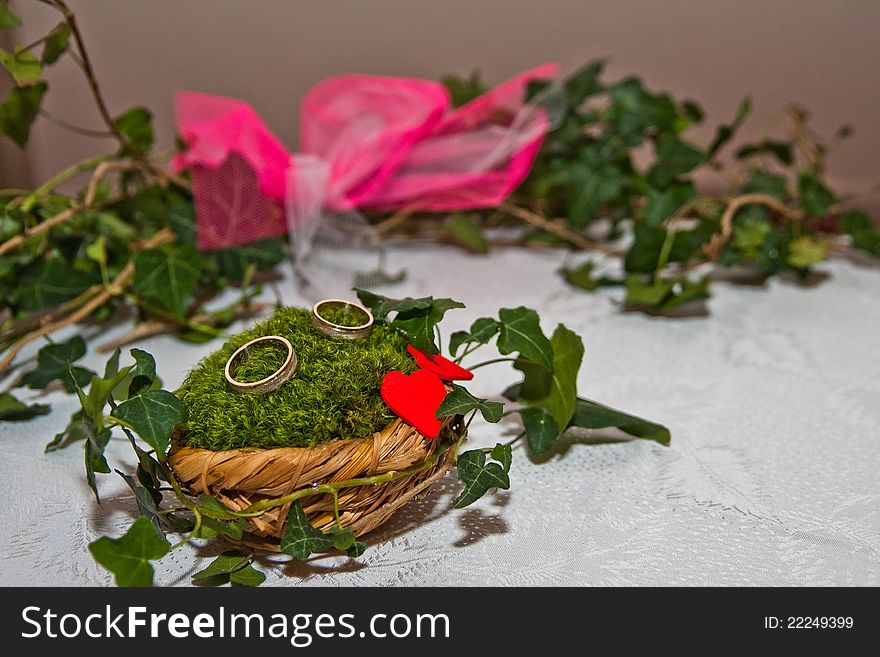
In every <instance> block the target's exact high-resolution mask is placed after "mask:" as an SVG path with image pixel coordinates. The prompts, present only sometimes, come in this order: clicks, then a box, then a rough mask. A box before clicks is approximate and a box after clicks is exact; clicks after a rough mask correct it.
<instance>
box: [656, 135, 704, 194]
mask: <svg viewBox="0 0 880 657" xmlns="http://www.w3.org/2000/svg"><path fill="white" fill-rule="evenodd" d="M656 155H657V163H656V164H655V165H654V166H653V167H651V170H650V171H648V182H649V183H650V184H652V185H656V186H658V187H666V186H667V185H669V184H670V183H672V182H673V181H674V180H675V179H676V178H678V177H679V176H681V175H682V174H685V173H687V172H688V171H691V170H692V169H694V168H696V167H697V166H699V165H700V164H702V163H703V162H705V161H706V154H705V153H704V152H703V151H702V150H700V149H699V148H696V147H695V146H692V145H691V144H688V143H687V142H685V141H683V140H681V139H679V138H678V137H672V136H668V137H664V138H662V139H660V141H659V142H658V143H657V148H656Z"/></svg>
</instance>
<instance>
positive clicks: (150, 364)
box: [128, 348, 156, 397]
mask: <svg viewBox="0 0 880 657" xmlns="http://www.w3.org/2000/svg"><path fill="white" fill-rule="evenodd" d="M129 353H130V354H131V355H132V358H134V361H135V365H134V368H133V369H132V370H131V374H132V378H131V383H129V384H128V396H129V397H134V396H136V395H139V394H140V393H142V392H144V391H145V390H149V389H150V387H151V386H152V385H153V383H155V382H156V359H155V358H153V355H152V354H150V353H147V352H146V351H144V350H143V349H137V348H135V349H131V350H130V351H129Z"/></svg>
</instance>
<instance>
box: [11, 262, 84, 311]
mask: <svg viewBox="0 0 880 657" xmlns="http://www.w3.org/2000/svg"><path fill="white" fill-rule="evenodd" d="M100 282H101V275H100V274H99V273H98V272H97V270H95V271H91V272H86V271H81V270H79V269H73V268H71V266H70V264H69V263H67V262H66V261H65V260H64V259H63V258H59V257H52V258H49V259H46V260H42V259H41V260H39V261H38V262H36V263H34V264H33V265H31V266H29V267H28V268H27V269H25V271H24V272H23V273H22V276H21V286H20V289H21V294H20V295H19V296H18V300H19V302H20V303H21V305H22V306H24V307H25V308H27V309H28V310H39V309H41V308H52V307H55V306H60V305H61V304H62V303H64V302H65V301H68V300H69V299H72V298H73V297H75V296H77V295H79V294H82V293H83V292H85V291H86V290H87V289H88V288H89V287H90V286H92V285H94V284H96V283H100Z"/></svg>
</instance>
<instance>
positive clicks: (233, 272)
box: [206, 238, 284, 282]
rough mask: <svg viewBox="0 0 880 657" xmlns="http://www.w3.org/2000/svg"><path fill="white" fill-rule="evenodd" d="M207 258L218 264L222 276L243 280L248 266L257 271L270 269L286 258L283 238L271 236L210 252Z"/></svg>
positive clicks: (231, 279)
mask: <svg viewBox="0 0 880 657" xmlns="http://www.w3.org/2000/svg"><path fill="white" fill-rule="evenodd" d="M206 255H207V258H208V259H210V260H212V261H213V262H214V263H216V265H217V269H218V271H219V272H220V275H221V276H224V277H226V278H227V279H229V280H230V281H236V282H238V281H241V280H242V279H243V278H244V276H245V272H246V271H247V269H248V267H251V266H253V267H254V269H255V270H256V271H260V272H262V271H269V270H270V269H272V268H273V267H275V266H276V265H277V264H278V263H280V262H281V261H282V260H284V251H283V249H282V246H281V240H280V239H277V238H270V239H265V240H258V241H256V242H251V243H250V244H245V245H243V246H236V247H232V248H228V249H221V250H219V251H211V252H208V253H207V254H206Z"/></svg>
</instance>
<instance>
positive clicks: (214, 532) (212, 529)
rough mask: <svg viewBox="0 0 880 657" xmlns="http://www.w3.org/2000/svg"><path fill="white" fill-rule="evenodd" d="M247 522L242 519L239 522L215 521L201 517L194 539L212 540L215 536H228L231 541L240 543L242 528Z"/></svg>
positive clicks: (214, 519)
mask: <svg viewBox="0 0 880 657" xmlns="http://www.w3.org/2000/svg"><path fill="white" fill-rule="evenodd" d="M246 525H247V521H246V520H244V519H243V518H241V519H239V520H217V519H216V518H209V517H208V516H202V522H201V525H200V526H199V531H198V533H197V534H196V538H214V537H215V536H219V535H221V534H222V535H223V536H228V537H229V538H231V539H232V540H233V541H240V540H241V537H242V536H244V528H245V526H246Z"/></svg>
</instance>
